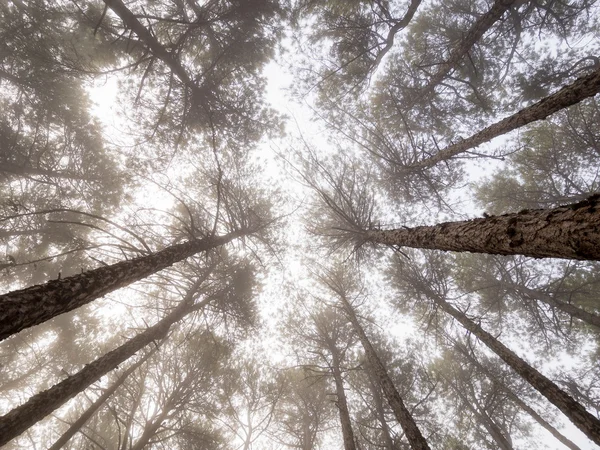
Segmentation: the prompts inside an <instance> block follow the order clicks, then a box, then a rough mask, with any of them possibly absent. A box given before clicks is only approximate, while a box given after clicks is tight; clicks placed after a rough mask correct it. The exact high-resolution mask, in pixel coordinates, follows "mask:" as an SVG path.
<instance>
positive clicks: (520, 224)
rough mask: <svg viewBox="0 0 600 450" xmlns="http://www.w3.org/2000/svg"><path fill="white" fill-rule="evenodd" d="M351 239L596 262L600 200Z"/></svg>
mask: <svg viewBox="0 0 600 450" xmlns="http://www.w3.org/2000/svg"><path fill="white" fill-rule="evenodd" d="M357 239H358V240H359V241H360V240H363V241H365V242H371V243H378V244H386V245H390V246H400V247H413V248H427V249H436V250H450V251H457V252H474V253H490V254H496V255H525V256H533V257H535V258H545V257H552V258H567V259H582V260H600V196H599V195H594V196H592V197H589V198H588V199H587V200H584V201H582V202H579V203H575V204H573V205H567V206H560V207H558V208H554V209H534V210H523V211H521V212H519V213H515V214H504V215H502V216H491V217H486V218H477V219H471V220H467V221H461V222H445V223H441V224H438V225H433V226H420V227H414V228H408V227H404V228H400V229H395V230H369V231H364V232H362V233H361V236H360V237H359V236H357Z"/></svg>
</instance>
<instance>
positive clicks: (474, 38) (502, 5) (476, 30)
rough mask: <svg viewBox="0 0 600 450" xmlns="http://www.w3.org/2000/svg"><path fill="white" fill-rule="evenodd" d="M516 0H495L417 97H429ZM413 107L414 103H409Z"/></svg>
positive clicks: (440, 65) (439, 66)
mask: <svg viewBox="0 0 600 450" xmlns="http://www.w3.org/2000/svg"><path fill="white" fill-rule="evenodd" d="M514 3H516V0H496V1H495V2H494V5H493V6H492V8H491V9H490V10H489V11H488V12H487V13H485V14H483V15H482V16H481V17H480V18H479V19H477V21H475V23H474V24H473V26H472V27H471V28H470V29H469V31H468V32H467V34H466V35H465V36H464V38H463V39H462V41H460V43H459V45H458V46H457V47H456V48H455V49H454V50H452V52H451V53H450V55H449V56H448V59H447V60H446V61H445V62H443V63H441V64H439V65H438V68H437V71H436V72H435V74H433V75H432V76H431V78H430V79H429V81H428V82H427V85H426V86H425V87H424V88H423V89H422V90H421V91H420V92H419V97H425V96H427V95H429V94H430V93H431V92H432V91H433V90H434V89H435V88H436V86H437V85H438V84H440V82H441V81H442V80H443V79H444V78H445V77H446V75H448V74H449V73H450V72H452V71H453V70H454V69H455V68H456V66H458V64H459V63H460V62H461V61H462V59H463V58H464V57H465V56H466V55H467V54H468V53H469V51H470V50H471V49H472V48H473V46H474V45H475V44H476V43H477V42H478V41H479V39H481V37H482V36H483V35H484V34H485V33H486V32H487V31H488V30H489V29H490V28H491V27H492V26H493V25H494V24H495V23H496V22H497V21H498V20H500V18H502V16H503V15H504V13H505V12H506V11H508V9H509V8H510V7H511V6H512V5H513V4H514ZM409 104H410V105H414V102H410V103H409ZM408 109H410V108H408Z"/></svg>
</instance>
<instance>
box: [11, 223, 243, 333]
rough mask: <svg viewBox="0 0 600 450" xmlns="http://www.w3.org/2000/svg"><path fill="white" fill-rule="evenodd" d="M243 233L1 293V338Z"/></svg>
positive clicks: (174, 247)
mask: <svg viewBox="0 0 600 450" xmlns="http://www.w3.org/2000/svg"><path fill="white" fill-rule="evenodd" d="M245 234H248V233H247V232H246V231H234V232H232V233H229V234H226V235H224V236H215V237H207V238H204V239H197V240H193V241H188V242H185V243H183V244H176V245H172V246H170V247H167V248H165V249H163V250H161V251H159V252H156V253H152V254H150V255H147V256H142V257H139V258H135V259H131V260H129V261H121V262H118V263H116V264H112V265H110V266H104V267H99V268H97V269H94V270H90V271H88V272H85V273H81V274H79V275H74V276H71V277H67V278H63V279H58V280H51V281H48V282H47V283H45V284H40V285H37V286H32V287H29V288H26V289H21V290H18V291H13V292H9V293H7V294H4V295H0V340H3V339H6V338H7V337H9V336H11V335H13V334H15V333H17V332H19V331H21V330H23V329H25V328H28V327H31V326H34V325H38V324H40V323H43V322H45V321H47V320H50V319H52V318H53V317H55V316H58V315H59V314H62V313H65V312H68V311H71V310H73V309H76V308H79V307H80V306H83V305H85V304H87V303H90V302H91V301H93V300H95V299H97V298H99V297H102V296H103V295H106V294H108V293H109V292H112V291H114V290H117V289H119V288H122V287H125V286H127V285H129V284H131V283H133V282H135V281H138V280H141V279H143V278H145V277H147V276H149V275H152V274H153V273H156V272H159V271H160V270H162V269H165V268H166V267H169V266H171V265H173V264H174V263H176V262H178V261H182V260H184V259H185V258H187V257H189V256H192V255H194V254H196V253H200V252H204V251H208V250H210V249H213V248H215V247H218V246H220V245H223V244H226V243H227V242H229V241H231V240H233V239H235V238H237V237H240V236H243V235H245Z"/></svg>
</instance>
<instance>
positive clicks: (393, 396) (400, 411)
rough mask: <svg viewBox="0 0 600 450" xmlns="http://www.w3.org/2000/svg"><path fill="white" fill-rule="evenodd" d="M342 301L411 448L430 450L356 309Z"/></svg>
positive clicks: (342, 297)
mask: <svg viewBox="0 0 600 450" xmlns="http://www.w3.org/2000/svg"><path fill="white" fill-rule="evenodd" d="M340 300H341V302H342V304H343V307H344V311H345V312H346V315H347V316H348V320H350V322H351V323H352V326H353V327H354V331H356V334H358V338H359V339H360V343H361V344H362V346H363V348H364V350H365V355H366V356H367V360H368V361H369V368H370V369H371V370H373V374H374V376H375V379H376V380H377V382H378V383H379V385H380V386H381V389H382V390H383V393H384V394H385V397H386V399H387V401H388V403H389V405H390V407H391V408H392V411H393V412H394V415H395V416H396V420H397V421H398V423H399V424H400V426H401V427H402V430H403V431H404V434H405V435H406V438H407V439H408V442H409V443H410V446H411V448H412V449H413V450H429V445H428V444H427V441H426V440H425V438H424V437H423V434H421V430H419V427H418V426H417V424H416V423H415V420H414V419H413V417H412V415H411V413H410V411H409V410H408V409H407V408H406V406H405V405H404V402H403V401H402V397H400V394H399V393H398V390H397V389H396V386H394V383H393V381H392V380H391V378H390V376H389V375H388V373H387V371H386V370H385V366H384V365H383V363H382V362H381V360H380V359H379V356H377V352H376V351H375V349H374V348H373V346H372V345H371V342H370V341H369V338H368V337H367V335H366V333H365V331H364V330H363V328H362V326H361V325H360V323H359V322H358V318H357V317H356V314H355V313H354V309H353V308H352V306H351V305H350V303H349V302H348V300H347V299H346V297H344V296H343V295H340ZM367 370H368V369H367Z"/></svg>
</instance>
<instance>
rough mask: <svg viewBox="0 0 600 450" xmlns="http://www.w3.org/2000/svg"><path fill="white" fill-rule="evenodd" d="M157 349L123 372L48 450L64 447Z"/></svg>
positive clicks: (57, 449)
mask: <svg viewBox="0 0 600 450" xmlns="http://www.w3.org/2000/svg"><path fill="white" fill-rule="evenodd" d="M157 348H158V347H153V348H152V350H151V351H149V352H148V353H146V354H145V355H144V356H143V357H142V358H140V359H139V360H138V361H137V362H136V363H135V364H133V365H132V366H131V367H129V368H128V369H127V370H126V371H125V372H123V373H122V374H121V376H119V378H117V380H116V381H115V382H114V383H113V384H112V385H111V386H110V387H109V388H108V389H106V390H105V391H104V392H103V393H102V395H101V396H100V397H98V398H97V399H96V401H95V402H94V403H92V404H91V405H90V406H89V407H88V409H86V410H85V411H84V413H83V414H82V415H81V416H79V418H78V419H77V420H76V421H75V422H73V423H72V424H71V426H70V427H69V428H68V429H67V431H65V432H64V433H63V434H62V435H61V437H59V438H58V439H57V440H56V442H55V443H54V444H53V445H52V446H51V447H49V448H48V450H60V449H61V448H63V447H64V446H65V444H66V443H67V442H69V440H70V439H71V438H72V437H73V436H75V434H77V432H78V431H79V430H81V428H82V427H83V426H84V425H85V424H86V422H87V421H88V420H90V418H91V417H92V416H93V415H94V414H95V413H96V411H98V409H100V407H101V406H102V405H103V404H104V403H105V402H106V401H107V400H108V399H109V398H110V397H111V395H113V394H114V393H115V392H116V390H117V389H118V388H119V387H120V386H121V385H122V384H123V383H124V382H125V380H126V379H127V378H128V377H129V375H131V374H132V373H133V372H134V371H135V370H136V369H137V368H138V367H140V366H141V365H142V364H143V363H144V362H146V361H147V360H148V358H149V357H150V356H152V355H153V354H154V353H155V351H156V349H157Z"/></svg>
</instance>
